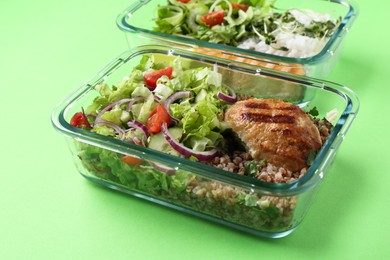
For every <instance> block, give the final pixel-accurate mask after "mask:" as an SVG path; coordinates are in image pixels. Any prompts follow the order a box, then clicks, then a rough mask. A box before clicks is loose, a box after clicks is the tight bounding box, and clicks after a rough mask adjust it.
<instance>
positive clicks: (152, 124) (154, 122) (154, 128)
mask: <svg viewBox="0 0 390 260" xmlns="http://www.w3.org/2000/svg"><path fill="white" fill-rule="evenodd" d="M164 123H165V124H167V126H168V125H169V124H170V123H171V117H170V116H169V114H168V111H167V110H166V109H165V107H164V106H163V105H161V104H158V105H157V107H156V108H155V109H154V110H153V112H152V113H151V114H150V116H149V118H148V121H147V122H146V128H148V130H149V132H151V133H153V134H156V133H158V132H160V131H161V126H162V124H164Z"/></svg>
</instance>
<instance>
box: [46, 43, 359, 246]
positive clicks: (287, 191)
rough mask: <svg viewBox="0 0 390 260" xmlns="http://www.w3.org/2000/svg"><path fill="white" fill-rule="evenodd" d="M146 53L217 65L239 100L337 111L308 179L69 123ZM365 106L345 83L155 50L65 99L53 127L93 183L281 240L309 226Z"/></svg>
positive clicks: (129, 56) (115, 66)
mask: <svg viewBox="0 0 390 260" xmlns="http://www.w3.org/2000/svg"><path fill="white" fill-rule="evenodd" d="M143 55H153V56H154V57H155V59H156V60H166V61H169V60H173V59H175V58H176V57H177V56H180V57H181V59H182V61H183V64H185V66H188V67H193V68H195V67H199V66H201V67H205V66H207V67H211V68H215V66H217V68H218V71H219V72H221V74H222V75H223V79H224V80H223V81H224V82H223V83H225V84H228V85H229V86H230V87H231V88H233V89H234V90H235V91H236V92H237V93H238V94H240V93H242V94H249V95H253V96H255V97H259V98H260V97H262V98H278V99H283V100H288V101H290V102H292V103H294V104H296V105H298V106H300V107H302V108H303V109H305V108H307V107H313V106H316V107H317V109H318V111H320V112H321V113H322V114H320V115H319V117H324V116H325V113H326V112H327V111H331V110H332V111H336V112H335V117H334V119H335V121H334V122H335V123H334V127H333V130H332V132H331V134H330V135H329V137H328V138H327V140H326V142H325V143H324V144H323V147H322V148H321V150H320V151H319V152H318V154H317V156H316V158H315V159H314V162H313V164H312V165H311V167H310V168H309V169H308V171H307V173H306V174H305V175H304V176H303V177H302V178H300V179H298V180H296V181H294V182H291V183H267V182H262V181H260V180H257V179H254V178H251V177H248V176H241V175H238V174H234V173H231V172H228V171H224V170H222V169H218V168H214V167H212V166H209V165H206V164H203V163H200V162H194V161H190V160H188V159H185V158H180V157H177V156H173V155H169V154H165V153H163V152H160V151H157V150H152V149H149V148H146V147H142V146H137V145H134V144H131V143H128V142H125V141H121V140H119V139H115V138H112V137H106V136H103V135H99V134H96V133H93V132H90V131H88V130H84V129H80V128H76V127H73V126H72V125H70V124H69V121H70V119H71V117H72V115H73V114H74V113H76V112H78V111H80V109H81V108H82V107H87V106H88V105H89V104H91V102H92V101H93V99H94V98H95V97H96V96H97V95H98V93H97V91H95V90H94V87H95V86H96V85H97V84H101V83H103V82H104V83H107V84H109V85H115V84H116V83H118V82H119V81H120V80H121V79H123V78H124V77H125V76H127V75H129V74H130V72H131V71H132V69H133V68H134V67H135V66H136V65H137V64H138V63H139V61H140V59H141V58H142V56H143ZM358 106H359V102H358V99H357V97H356V96H355V94H354V93H353V92H352V91H351V90H349V89H348V88H346V87H344V86H341V85H339V84H335V83H331V82H327V81H321V80H316V79H312V78H308V77H303V76H298V75H293V74H288V73H283V72H279V71H273V70H268V69H259V68H257V67H255V66H251V65H244V64H235V63H232V62H231V60H225V59H220V58H217V57H213V56H206V55H200V54H196V53H192V52H189V51H186V50H181V49H172V48H169V47H166V46H159V45H151V46H141V47H138V48H135V49H131V50H128V51H126V52H125V53H123V54H121V55H120V56H119V57H118V58H116V59H115V60H114V61H113V62H112V63H111V64H109V65H108V66H106V67H105V68H104V69H103V70H102V71H101V72H100V73H98V74H97V75H96V76H95V77H94V78H92V79H91V80H90V81H89V82H87V83H86V84H85V85H82V86H81V87H80V88H79V89H78V90H76V91H75V92H74V93H72V94H71V95H70V96H69V97H67V98H66V99H64V100H63V101H62V102H61V103H60V104H59V105H58V106H57V107H56V108H55V110H54V111H53V114H52V123H53V125H54V127H55V128H56V129H57V130H58V131H59V132H61V133H62V134H63V135H64V136H65V137H66V141H67V144H68V146H69V148H70V151H71V154H72V156H73V159H74V163H75V165H76V167H77V169H78V171H79V172H80V173H81V175H82V176H84V177H85V178H87V179H88V180H90V181H92V182H95V183H98V184H101V185H103V186H106V187H109V188H112V189H115V190H119V191H121V192H124V193H128V194H131V195H134V196H136V197H140V198H143V199H146V200H149V201H152V202H155V203H158V204H162V205H165V206H167V207H170V208H174V209H176V210H179V211H182V212H186V213H189V214H192V215H195V216H198V217H201V218H205V219H208V220H211V221H215V222H217V223H220V224H224V225H226V226H229V227H232V228H235V229H238V230H242V231H245V232H248V233H251V234H254V235H258V236H264V237H272V238H276V237H283V236H286V235H288V234H290V233H291V232H292V231H293V230H294V229H295V228H296V227H297V226H298V225H299V224H300V223H301V221H302V220H303V218H304V216H305V215H306V213H307V211H308V209H309V207H310V205H311V203H312V201H313V198H314V195H315V194H316V192H317V190H318V188H319V186H320V184H321V183H322V182H323V178H324V177H325V176H326V172H327V170H328V167H329V166H330V164H331V162H332V161H333V158H334V156H335V154H336V151H337V150H338V148H339V146H340V144H341V142H342V141H343V139H344V137H345V135H346V133H347V131H348V129H349V127H350V125H351V123H352V121H353V119H354V118H355V115H356V113H357V111H358ZM335 109H336V110H335ZM127 155H131V156H133V157H138V158H140V159H141V160H142V163H140V164H137V165H129V164H126V163H124V162H123V161H122V160H121V158H122V157H124V156H127ZM140 214H142V213H140Z"/></svg>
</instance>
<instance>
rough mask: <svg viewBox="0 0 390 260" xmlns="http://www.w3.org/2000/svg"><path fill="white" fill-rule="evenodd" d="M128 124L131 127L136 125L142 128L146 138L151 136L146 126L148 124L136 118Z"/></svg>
mask: <svg viewBox="0 0 390 260" xmlns="http://www.w3.org/2000/svg"><path fill="white" fill-rule="evenodd" d="M127 125H128V126H129V127H134V128H137V129H139V130H141V131H142V132H143V133H144V134H145V137H146V139H148V138H149V130H148V128H146V126H145V125H144V124H142V123H140V122H138V121H135V120H131V121H129V122H127Z"/></svg>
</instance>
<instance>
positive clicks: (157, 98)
mask: <svg viewBox="0 0 390 260" xmlns="http://www.w3.org/2000/svg"><path fill="white" fill-rule="evenodd" d="M153 97H154V100H155V101H156V102H157V103H160V101H161V97H159V96H157V95H155V94H154V95H153Z"/></svg>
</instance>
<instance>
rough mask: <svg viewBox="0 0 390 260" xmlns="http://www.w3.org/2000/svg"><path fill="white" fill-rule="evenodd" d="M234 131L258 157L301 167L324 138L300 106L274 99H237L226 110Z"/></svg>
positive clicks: (226, 118) (257, 158)
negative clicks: (237, 100)
mask: <svg viewBox="0 0 390 260" xmlns="http://www.w3.org/2000/svg"><path fill="white" fill-rule="evenodd" d="M225 120H226V121H227V122H229V123H230V125H231V127H232V129H233V131H234V132H235V133H237V135H238V137H239V138H240V139H241V141H243V143H244V144H245V145H246V146H247V148H248V152H249V153H250V154H251V155H252V157H253V158H254V159H256V160H263V159H265V160H266V161H267V162H269V163H271V164H273V165H275V166H280V167H284V168H286V169H288V170H291V171H299V170H301V169H302V168H304V167H306V166H307V163H306V160H307V157H308V155H309V153H310V151H311V150H315V151H317V150H319V149H320V147H321V145H322V142H321V137H320V133H319V131H318V129H317V127H316V126H315V125H314V124H313V122H312V121H311V119H310V118H309V116H308V115H307V114H306V113H305V112H304V111H303V110H302V109H300V108H299V107H298V106H296V105H293V104H291V103H287V102H284V101H281V100H274V99H254V98H252V99H247V100H243V101H239V102H236V103H235V104H234V105H233V106H231V107H230V108H229V109H228V110H227V111H226V114H225Z"/></svg>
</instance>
